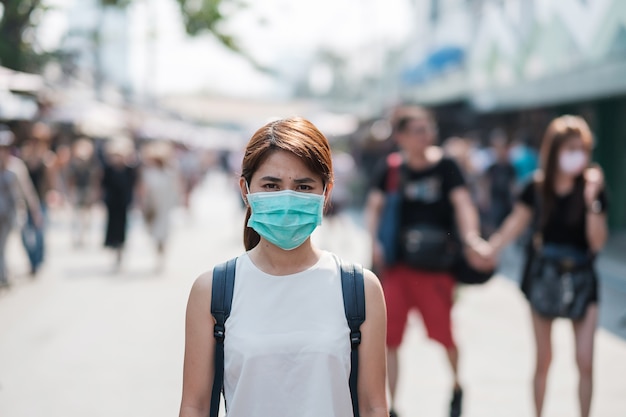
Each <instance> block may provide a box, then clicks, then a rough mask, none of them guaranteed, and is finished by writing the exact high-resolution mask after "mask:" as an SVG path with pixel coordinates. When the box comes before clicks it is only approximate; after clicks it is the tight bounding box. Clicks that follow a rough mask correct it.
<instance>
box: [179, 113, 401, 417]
mask: <svg viewBox="0 0 626 417" xmlns="http://www.w3.org/2000/svg"><path fill="white" fill-rule="evenodd" d="M239 184H240V189H241V195H242V198H243V199H244V201H245V204H246V208H247V211H246V220H245V226H244V246H245V249H246V252H245V253H244V254H243V255H241V256H239V257H238V258H237V259H236V263H235V268H234V269H235V272H234V274H235V281H234V290H233V295H232V309H231V310H230V315H228V316H227V319H226V321H225V329H226V330H225V333H224V332H223V330H222V333H221V335H222V340H220V341H219V343H220V344H219V345H217V343H216V339H217V338H218V337H220V336H219V334H218V333H217V332H216V333H214V325H215V324H217V323H218V322H217V321H216V320H214V317H213V316H212V308H211V301H212V300H211V298H212V295H213V289H214V288H215V289H220V288H222V287H221V286H220V285H219V281H214V278H213V274H212V272H208V273H205V274H203V275H201V276H200V277H199V278H198V279H197V280H196V282H195V283H194V285H193V288H192V289H191V294H190V296H189V301H188V304H187V324H186V339H185V363H184V370H183V394H182V401H181V407H180V417H206V416H207V415H209V414H210V415H217V412H216V411H217V410H216V407H215V404H216V403H218V401H216V402H213V403H212V395H211V394H212V390H215V388H216V387H217V391H218V392H219V388H220V387H221V378H220V377H219V376H218V370H219V369H221V368H218V367H219V366H220V365H219V364H218V362H220V363H222V364H223V383H224V384H223V393H224V397H225V399H226V401H225V403H226V415H227V416H228V417H267V416H272V417H292V416H298V417H319V416H324V417H347V416H352V415H354V416H359V415H360V416H362V417H388V415H389V411H388V409H387V399H386V360H385V334H386V309H385V302H384V297H383V293H382V288H381V286H380V283H379V281H378V278H377V277H376V276H375V275H374V274H373V273H372V272H371V271H367V270H365V271H364V295H365V299H364V301H365V321H364V322H363V323H362V324H361V326H360V332H361V335H362V336H361V343H360V345H359V348H358V357H359V359H358V363H359V365H358V375H357V376H356V382H357V386H358V389H357V392H358V401H355V400H354V399H355V398H357V396H356V393H355V396H354V397H353V396H352V392H351V387H352V386H353V384H352V383H350V381H349V379H352V372H351V370H352V368H351V339H350V338H349V336H350V335H351V331H350V330H351V328H350V327H349V326H348V323H347V320H346V316H345V312H344V301H343V299H342V282H341V278H340V268H339V265H338V263H337V260H336V258H335V256H333V254H331V253H329V252H326V251H322V250H320V249H318V248H316V247H315V246H314V245H313V244H312V242H311V239H310V236H311V233H312V232H313V231H314V230H315V228H316V227H317V226H318V225H320V224H321V221H322V214H323V210H324V206H325V205H326V204H327V203H328V201H329V197H330V192H331V190H332V187H333V171H332V160H331V153H330V146H329V144H328V141H327V139H326V138H325V137H324V135H323V134H322V133H321V132H320V131H319V130H318V129H317V128H316V127H315V126H314V125H313V124H311V123H310V122H309V121H307V120H305V119H302V118H297V117H295V118H290V119H283V120H278V121H275V122H271V123H268V124H267V125H265V126H263V127H261V128H260V129H259V130H258V131H257V132H256V133H255V134H254V135H253V136H252V138H251V139H250V142H249V143H248V145H247V147H246V151H245V154H244V157H243V162H242V172H241V178H240V183H239ZM216 269H218V270H219V268H218V267H216ZM214 282H216V284H214ZM216 294H219V293H218V292H217V291H216ZM216 299H217V297H216ZM218 330H219V329H218ZM214 335H215V337H214ZM223 335H225V337H223ZM352 343H354V342H353V341H352ZM222 346H223V350H222ZM222 354H223V362H222V361H221V358H222V356H221V355H222ZM218 357H219V358H220V360H219V361H218V359H217V358H218ZM355 375H356V373H355ZM214 379H215V381H214ZM218 398H219V397H218ZM355 404H356V405H355Z"/></svg>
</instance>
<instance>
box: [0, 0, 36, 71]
mask: <svg viewBox="0 0 626 417" xmlns="http://www.w3.org/2000/svg"><path fill="white" fill-rule="evenodd" d="M41 3H42V1H41V0H0V5H2V10H0V64H1V65H4V66H5V67H9V68H12V69H16V70H27V69H32V68H31V67H32V66H33V58H34V56H35V53H34V52H33V48H32V45H33V42H34V39H33V38H34V36H33V33H32V28H33V27H34V25H36V23H37V21H38V17H39V16H38V15H37V13H36V12H37V11H43V10H45V8H44V6H43V5H42V4H41Z"/></svg>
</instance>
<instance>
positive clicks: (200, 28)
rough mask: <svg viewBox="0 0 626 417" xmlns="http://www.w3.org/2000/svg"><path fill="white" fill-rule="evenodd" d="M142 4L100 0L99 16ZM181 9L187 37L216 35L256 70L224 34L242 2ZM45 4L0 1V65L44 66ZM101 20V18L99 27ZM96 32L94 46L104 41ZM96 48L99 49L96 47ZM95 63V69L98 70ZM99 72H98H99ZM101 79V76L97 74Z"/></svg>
mask: <svg viewBox="0 0 626 417" xmlns="http://www.w3.org/2000/svg"><path fill="white" fill-rule="evenodd" d="M133 1H140V0H98V2H99V5H100V7H101V12H102V13H100V15H101V16H102V15H103V11H104V10H105V9H106V8H107V7H126V6H128V5H130V4H131V3H133ZM176 1H177V3H178V5H179V6H180V10H181V14H182V17H183V20H184V22H185V28H186V30H187V33H188V34H189V35H191V36H194V35H198V34H201V33H210V34H212V35H214V36H215V37H216V38H217V39H218V40H219V41H220V42H221V43H222V44H223V45H224V46H226V47H227V48H228V49H230V50H232V51H234V52H237V53H240V54H241V55H243V56H244V57H245V58H247V59H248V60H249V61H250V62H251V63H252V64H254V65H255V66H256V67H257V68H258V67H259V66H258V65H257V64H256V63H255V62H254V60H253V59H252V58H251V57H250V56H249V55H247V54H246V53H244V52H243V51H242V50H241V49H240V48H239V46H238V45H237V43H236V41H235V38H234V37H233V36H232V35H230V34H228V33H226V32H225V31H224V30H223V27H222V25H221V24H222V23H223V22H224V21H226V20H227V19H228V17H229V16H230V15H231V14H233V13H236V12H237V10H239V9H241V8H243V7H245V3H243V2H242V1H240V0H176ZM45 4H46V2H45V1H44V0H0V6H1V8H0V64H1V65H3V66H6V67H9V68H12V69H16V70H22V71H36V70H37V69H38V68H37V67H38V66H39V65H40V64H41V62H40V60H37V59H36V58H37V56H38V54H37V53H36V52H35V48H34V46H35V35H34V28H35V27H36V26H37V24H38V23H39V21H40V19H41V16H43V15H44V13H45V12H46V11H47V10H48V9H49V7H47V6H46V5H45ZM101 22H102V17H100V23H101ZM97 29H98V28H96V30H95V31H94V43H95V44H96V45H98V44H99V43H100V41H101V39H100V34H99V31H98V30H97ZM96 48H97V47H96ZM97 66H98V65H97V63H96V67H97ZM96 71H98V70H97V69H96ZM96 78H98V74H96Z"/></svg>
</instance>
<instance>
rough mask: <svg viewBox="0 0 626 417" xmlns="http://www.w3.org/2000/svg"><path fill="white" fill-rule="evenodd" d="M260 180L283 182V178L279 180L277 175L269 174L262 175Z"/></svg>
mask: <svg viewBox="0 0 626 417" xmlns="http://www.w3.org/2000/svg"><path fill="white" fill-rule="evenodd" d="M261 180H262V181H270V182H283V180H281V179H280V178H278V177H272V176H271V175H266V176H264V177H262V178H261Z"/></svg>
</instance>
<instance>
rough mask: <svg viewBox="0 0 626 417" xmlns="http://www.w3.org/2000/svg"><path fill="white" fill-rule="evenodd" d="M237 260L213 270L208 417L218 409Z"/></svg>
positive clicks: (216, 412)
mask: <svg viewBox="0 0 626 417" xmlns="http://www.w3.org/2000/svg"><path fill="white" fill-rule="evenodd" d="M236 266H237V258H233V259H230V260H229V261H227V262H224V263H222V264H219V265H217V266H216V267H215V268H214V269H213V288H212V292H211V314H212V315H213V317H214V318H215V326H214V328H213V336H214V337H215V364H214V365H215V374H214V377H213V390H212V391H211V409H210V413H209V417H217V414H218V411H219V408H220V395H221V393H222V389H223V386H224V337H225V336H226V319H228V316H230V307H231V305H232V303H233V291H234V289H235V267H236Z"/></svg>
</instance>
